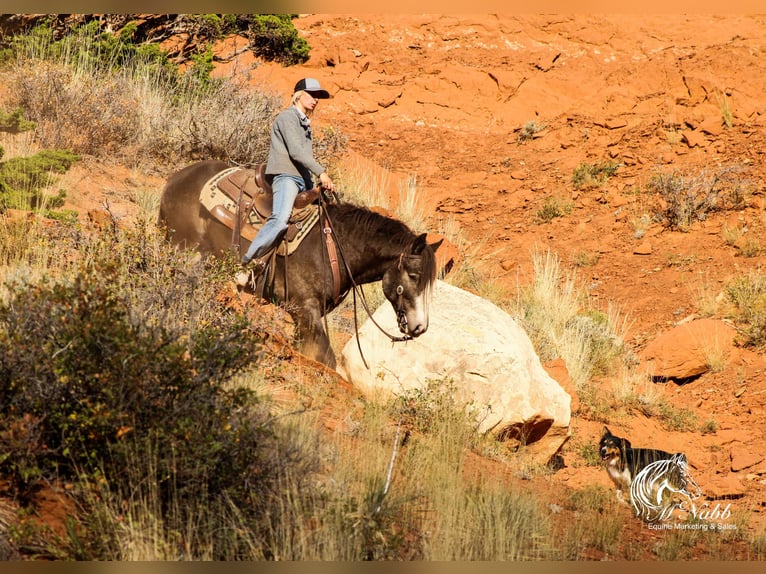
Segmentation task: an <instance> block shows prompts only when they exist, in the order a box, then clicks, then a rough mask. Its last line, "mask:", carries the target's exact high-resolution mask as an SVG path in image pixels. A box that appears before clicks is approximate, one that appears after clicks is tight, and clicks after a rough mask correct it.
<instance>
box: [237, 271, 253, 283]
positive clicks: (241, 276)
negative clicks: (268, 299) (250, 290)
mask: <svg viewBox="0 0 766 574" xmlns="http://www.w3.org/2000/svg"><path fill="white" fill-rule="evenodd" d="M234 281H235V282H236V283H237V285H239V286H240V287H247V284H248V283H249V282H250V271H241V272H240V273H237V274H236V275H235V277H234Z"/></svg>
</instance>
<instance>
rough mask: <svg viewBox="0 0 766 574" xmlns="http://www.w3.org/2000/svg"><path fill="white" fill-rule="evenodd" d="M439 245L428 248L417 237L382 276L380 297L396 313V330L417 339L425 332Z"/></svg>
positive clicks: (421, 238) (428, 246)
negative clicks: (397, 324)
mask: <svg viewBox="0 0 766 574" xmlns="http://www.w3.org/2000/svg"><path fill="white" fill-rule="evenodd" d="M441 243H442V241H441V240H439V241H438V242H436V243H432V244H429V243H427V242H426V234H425V233H423V234H422V235H419V236H418V237H417V238H416V239H415V241H413V242H412V244H411V245H410V246H409V247H408V248H406V249H405V250H404V251H402V253H401V254H400V255H399V258H398V259H397V261H396V262H395V263H394V265H392V266H391V267H390V268H389V269H388V270H386V272H385V274H384V275H383V293H384V294H385V296H386V299H388V300H389V301H390V302H391V305H393V307H394V310H395V311H396V319H397V322H398V323H399V330H400V331H401V332H402V333H404V334H405V335H409V336H411V337H418V336H420V335H422V334H423V333H425V332H426V330H427V329H428V307H429V305H430V303H431V290H432V288H433V284H434V281H435V280H436V256H435V253H436V250H437V249H438V248H439V246H440V245H441Z"/></svg>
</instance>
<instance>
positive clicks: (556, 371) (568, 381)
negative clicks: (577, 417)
mask: <svg viewBox="0 0 766 574" xmlns="http://www.w3.org/2000/svg"><path fill="white" fill-rule="evenodd" d="M543 368H544V369H545V371H546V372H547V373H548V374H549V375H550V376H551V377H553V378H554V379H555V380H556V382H557V383H558V384H560V385H561V388H563V389H564V390H565V391H566V392H567V394H568V395H569V396H570V397H571V398H572V402H571V403H570V405H569V408H570V410H571V412H573V413H576V412H577V411H578V410H579V408H580V399H579V397H578V395H577V390H576V389H575V385H574V381H573V380H572V377H571V376H570V375H569V369H567V364H566V363H565V362H564V359H554V360H552V361H548V362H547V363H545V364H544V365H543Z"/></svg>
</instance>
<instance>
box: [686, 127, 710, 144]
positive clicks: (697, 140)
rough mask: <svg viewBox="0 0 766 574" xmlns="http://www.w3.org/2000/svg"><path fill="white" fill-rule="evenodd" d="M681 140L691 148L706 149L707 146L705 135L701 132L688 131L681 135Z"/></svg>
mask: <svg viewBox="0 0 766 574" xmlns="http://www.w3.org/2000/svg"><path fill="white" fill-rule="evenodd" d="M681 139H683V141H685V142H686V145H688V146H689V147H695V146H698V147H705V146H706V145H707V140H706V139H705V134H703V133H702V132H701V131H700V130H686V131H684V132H682V133H681Z"/></svg>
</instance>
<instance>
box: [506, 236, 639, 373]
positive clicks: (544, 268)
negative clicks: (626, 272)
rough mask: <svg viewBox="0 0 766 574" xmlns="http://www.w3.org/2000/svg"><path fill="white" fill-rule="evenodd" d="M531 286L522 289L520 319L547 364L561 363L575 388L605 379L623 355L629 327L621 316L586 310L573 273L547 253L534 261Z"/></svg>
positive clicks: (586, 305)
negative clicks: (559, 360) (602, 376)
mask: <svg viewBox="0 0 766 574" xmlns="http://www.w3.org/2000/svg"><path fill="white" fill-rule="evenodd" d="M532 262H533V268H534V276H533V279H532V283H531V284H530V285H528V286H524V287H521V288H520V292H519V298H518V311H517V314H518V318H519V320H520V322H521V324H522V325H523V326H524V328H525V329H526V331H527V333H528V334H529V336H530V339H531V340H532V343H533V344H534V346H535V349H536V350H537V353H538V355H539V356H540V358H541V359H542V360H543V361H546V360H551V359H554V358H558V357H560V358H562V359H564V361H565V362H566V364H567V368H568V370H569V373H570V375H571V376H572V380H573V381H574V382H575V385H576V386H578V387H579V386H581V385H583V384H584V383H585V382H586V381H588V379H589V378H590V377H591V376H593V375H598V374H604V373H606V372H607V371H608V369H609V368H610V367H611V366H612V363H613V362H614V361H615V360H617V359H618V358H619V357H620V356H621V355H622V352H623V348H624V344H623V339H624V334H625V331H626V330H627V325H626V322H625V319H624V318H621V317H620V314H619V312H618V311H617V310H616V309H614V308H612V307H610V308H609V309H608V310H607V312H602V311H597V310H593V309H590V308H589V307H588V300H587V297H586V296H585V295H584V293H583V292H582V291H581V290H580V289H579V288H578V285H577V282H576V276H575V274H574V273H566V272H564V271H563V270H562V269H561V262H560V260H559V258H558V257H557V256H556V255H555V254H553V253H551V252H550V251H547V252H546V253H545V254H541V253H539V252H535V253H534V254H533V257H532Z"/></svg>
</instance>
